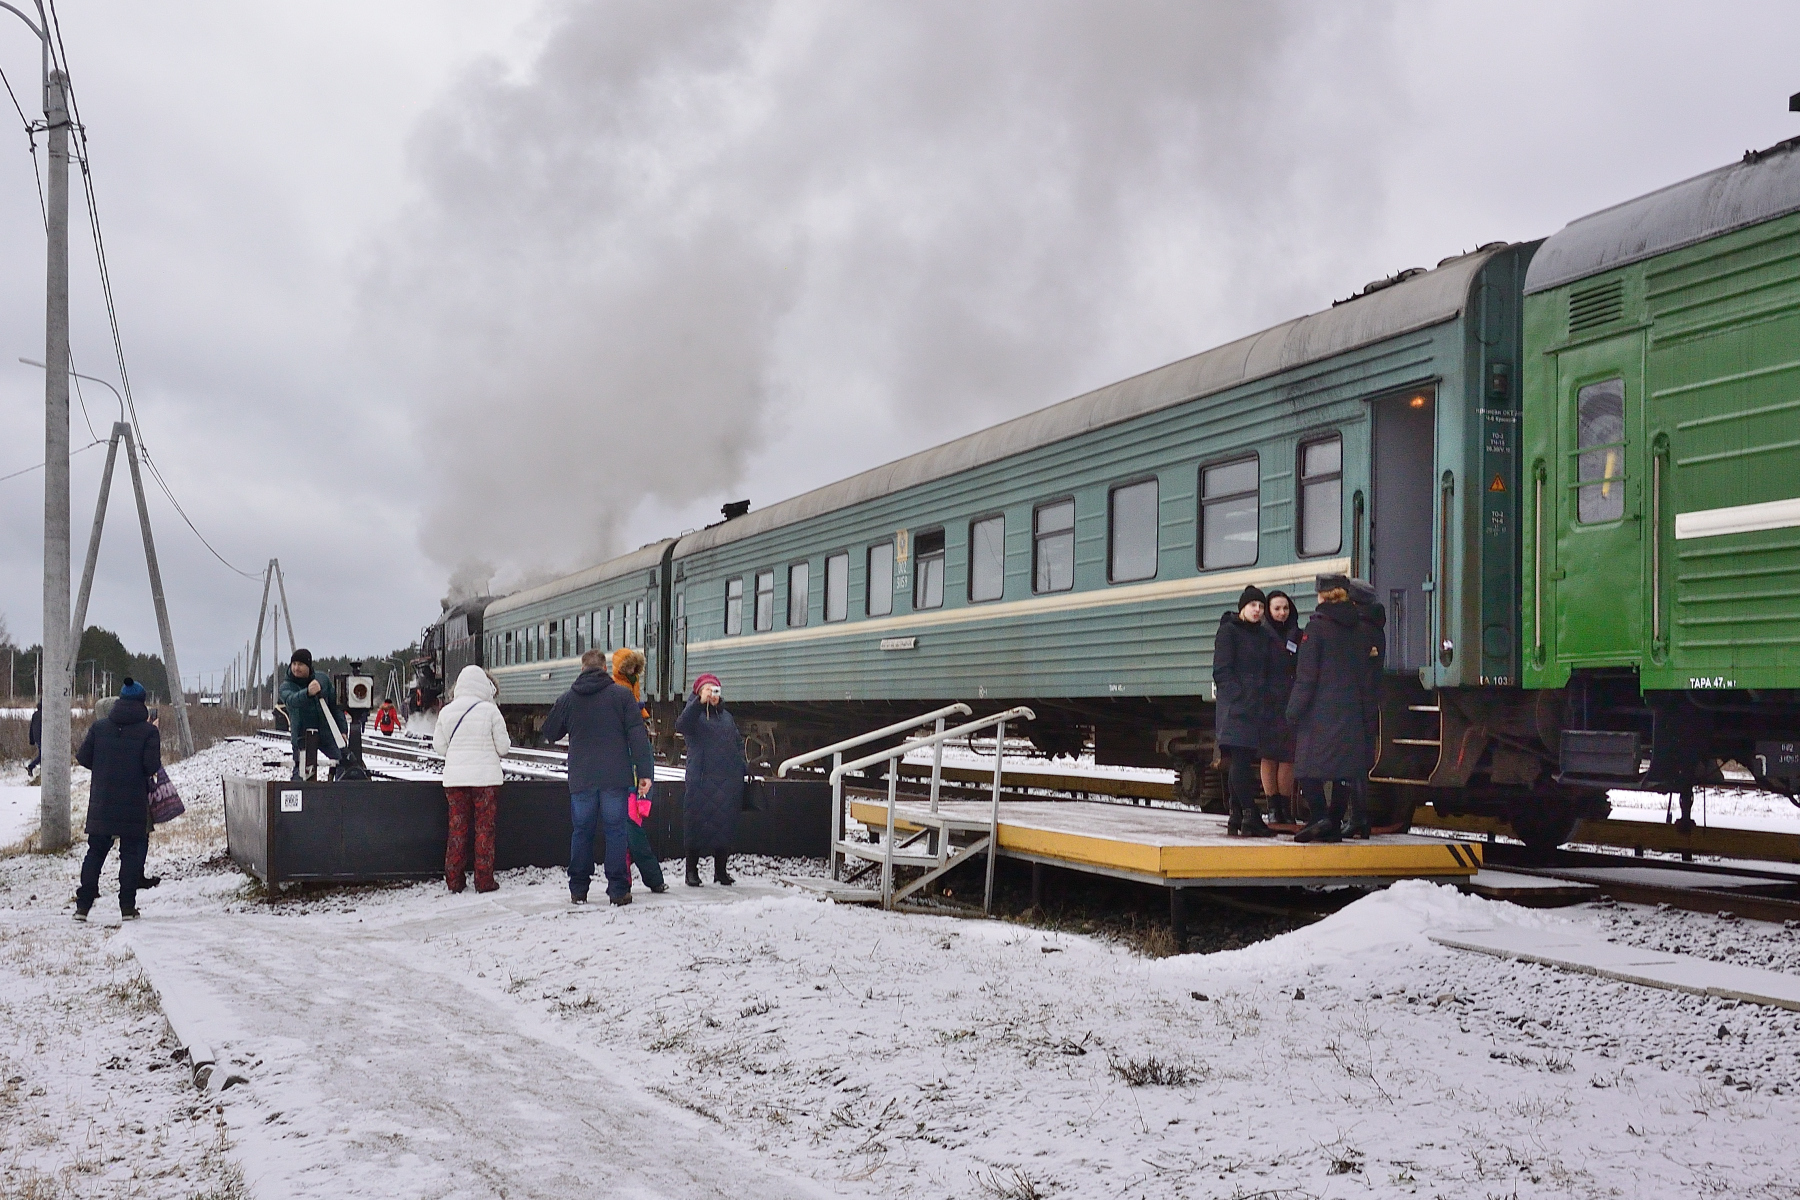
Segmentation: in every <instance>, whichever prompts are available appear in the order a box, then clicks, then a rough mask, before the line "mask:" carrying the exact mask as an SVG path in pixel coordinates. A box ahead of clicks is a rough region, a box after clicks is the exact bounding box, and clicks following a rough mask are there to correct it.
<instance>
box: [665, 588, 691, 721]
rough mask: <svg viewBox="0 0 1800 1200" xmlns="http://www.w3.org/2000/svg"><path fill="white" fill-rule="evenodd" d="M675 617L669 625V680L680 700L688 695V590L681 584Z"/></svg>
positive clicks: (674, 610)
mask: <svg viewBox="0 0 1800 1200" xmlns="http://www.w3.org/2000/svg"><path fill="white" fill-rule="evenodd" d="M673 614H674V615H673V616H672V617H671V619H670V621H669V624H670V625H671V626H672V628H671V629H670V631H669V642H670V645H669V654H670V656H671V657H670V660H669V668H670V670H669V678H670V679H672V680H674V681H675V686H674V687H673V688H671V689H670V690H671V691H672V692H673V693H674V699H676V700H680V699H681V698H682V697H684V696H686V695H687V686H688V673H687V589H686V588H685V587H683V586H682V585H680V584H676V585H675V604H674V608H673Z"/></svg>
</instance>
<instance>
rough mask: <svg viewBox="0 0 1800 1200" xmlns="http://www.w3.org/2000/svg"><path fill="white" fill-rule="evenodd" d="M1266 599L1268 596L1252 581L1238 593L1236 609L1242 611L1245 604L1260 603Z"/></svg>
mask: <svg viewBox="0 0 1800 1200" xmlns="http://www.w3.org/2000/svg"><path fill="white" fill-rule="evenodd" d="M1267 599H1268V597H1267V596H1265V595H1263V590H1262V589H1261V588H1259V587H1257V586H1256V585H1255V584H1254V583H1253V584H1251V585H1250V586H1249V587H1247V588H1245V589H1244V590H1243V591H1242V592H1240V593H1239V594H1238V603H1237V606H1238V611H1239V612H1242V611H1244V605H1246V604H1261V603H1262V602H1263V601H1265V600H1267Z"/></svg>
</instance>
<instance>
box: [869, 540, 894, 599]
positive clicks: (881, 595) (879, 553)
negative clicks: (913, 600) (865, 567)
mask: <svg viewBox="0 0 1800 1200" xmlns="http://www.w3.org/2000/svg"><path fill="white" fill-rule="evenodd" d="M863 611H864V612H865V613H867V614H868V615H869V616H871V617H885V616H887V615H888V614H889V613H891V612H893V611H894V543H893V542H891V541H890V542H881V543H878V544H877V545H874V546H870V547H869V576H868V591H867V595H865V596H864V597H863Z"/></svg>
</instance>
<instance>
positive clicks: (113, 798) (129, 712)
mask: <svg viewBox="0 0 1800 1200" xmlns="http://www.w3.org/2000/svg"><path fill="white" fill-rule="evenodd" d="M75 761H76V762H78V763H80V764H81V765H82V766H84V767H86V768H87V769H88V770H89V771H90V772H92V775H93V777H92V779H91V780H90V781H89V784H88V810H87V824H86V825H85V826H84V827H83V828H84V829H85V830H86V832H87V835H88V848H87V857H86V858H84V859H82V861H81V886H80V887H79V888H77V889H76V890H75V919H76V920H77V921H85V920H87V919H88V910H89V909H91V908H93V906H94V901H95V900H96V899H98V898H99V896H100V869H101V868H102V867H104V866H105V865H106V856H107V855H108V854H110V853H112V847H113V839H115V838H117V839H118V842H119V916H120V918H121V919H123V920H127V921H129V920H132V919H134V918H136V917H137V915H138V910H137V891H138V887H139V886H140V885H141V884H142V882H143V875H144V857H145V856H146V855H147V854H148V853H149V852H150V777H151V776H153V775H155V774H156V773H157V771H159V770H161V769H162V734H160V733H158V732H157V729H156V726H155V725H154V724H153V723H152V722H151V720H150V710H149V708H148V707H147V706H146V705H145V703H144V686H143V685H142V684H140V683H138V682H137V681H136V680H134V679H130V678H127V679H126V680H125V683H124V686H122V687H121V688H120V689H119V698H118V700H117V701H115V702H114V703H113V706H112V711H111V712H109V713H108V714H107V715H106V716H104V717H101V718H100V719H99V720H98V721H95V722H94V723H93V724H92V725H91V726H89V727H88V732H87V737H86V738H84V739H82V742H81V749H80V750H78V751H76V753H75Z"/></svg>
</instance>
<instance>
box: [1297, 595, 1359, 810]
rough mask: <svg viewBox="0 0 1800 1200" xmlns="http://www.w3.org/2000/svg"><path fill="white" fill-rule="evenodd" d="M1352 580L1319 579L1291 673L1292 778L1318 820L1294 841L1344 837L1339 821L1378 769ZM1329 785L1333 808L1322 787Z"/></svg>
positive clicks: (1357, 611)
mask: <svg viewBox="0 0 1800 1200" xmlns="http://www.w3.org/2000/svg"><path fill="white" fill-rule="evenodd" d="M1349 584H1350V581H1349V580H1348V579H1346V578H1345V577H1344V576H1342V575H1321V576H1319V578H1318V580H1317V582H1316V586H1317V588H1318V593H1319V604H1318V607H1317V608H1316V609H1315V610H1314V611H1313V615H1312V619H1311V620H1310V621H1308V622H1307V625H1306V639H1305V640H1304V641H1303V642H1301V644H1300V658H1299V662H1298V663H1297V664H1296V667H1295V671H1294V691H1293V694H1292V695H1291V696H1290V697H1289V698H1288V707H1287V718H1288V720H1289V721H1291V722H1293V725H1294V743H1295V745H1294V750H1295V754H1294V775H1295V776H1296V777H1297V778H1298V780H1299V784H1300V795H1301V797H1302V798H1303V799H1304V800H1305V801H1306V803H1307V805H1308V807H1309V808H1310V809H1311V811H1312V816H1313V821H1312V823H1311V824H1310V825H1308V826H1307V827H1306V828H1305V829H1302V830H1301V831H1300V832H1299V834H1297V835H1296V836H1295V839H1294V840H1295V841H1301V842H1311V841H1322V842H1335V841H1341V840H1342V838H1343V829H1342V825H1341V819H1342V816H1343V811H1344V807H1345V805H1346V804H1347V803H1348V800H1349V797H1350V794H1351V792H1352V791H1353V790H1354V785H1353V781H1354V780H1357V779H1366V778H1367V777H1368V774H1369V768H1370V767H1372V766H1374V765H1375V760H1374V756H1373V754H1372V753H1371V751H1372V750H1373V746H1372V745H1371V743H1370V741H1369V736H1368V729H1369V724H1370V722H1371V720H1374V719H1378V714H1377V716H1374V717H1372V716H1371V710H1372V709H1374V708H1375V707H1376V690H1375V688H1374V687H1373V686H1372V683H1373V679H1372V676H1371V675H1370V673H1369V641H1368V637H1367V634H1366V632H1365V630H1364V627H1363V622H1362V613H1361V612H1360V610H1359V609H1358V608H1357V606H1356V605H1355V604H1353V603H1351V601H1350V592H1349ZM1327 782H1331V783H1332V785H1333V786H1332V799H1331V805H1330V807H1327V806H1326V803H1325V784H1326V783H1327Z"/></svg>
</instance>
